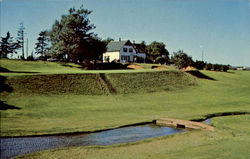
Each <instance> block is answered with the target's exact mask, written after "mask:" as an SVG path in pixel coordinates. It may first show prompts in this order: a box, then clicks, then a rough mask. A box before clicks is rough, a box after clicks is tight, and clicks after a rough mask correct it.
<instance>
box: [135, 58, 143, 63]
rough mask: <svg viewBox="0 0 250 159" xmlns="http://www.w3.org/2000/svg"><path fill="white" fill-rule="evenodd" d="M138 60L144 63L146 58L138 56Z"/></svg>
mask: <svg viewBox="0 0 250 159" xmlns="http://www.w3.org/2000/svg"><path fill="white" fill-rule="evenodd" d="M136 62H137V63H144V62H145V60H144V58H142V57H136Z"/></svg>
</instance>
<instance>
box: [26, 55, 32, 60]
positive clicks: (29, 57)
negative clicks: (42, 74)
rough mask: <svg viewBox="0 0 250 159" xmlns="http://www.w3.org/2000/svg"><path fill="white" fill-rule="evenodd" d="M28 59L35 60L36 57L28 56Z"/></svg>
mask: <svg viewBox="0 0 250 159" xmlns="http://www.w3.org/2000/svg"><path fill="white" fill-rule="evenodd" d="M26 60H27V61H34V57H33V56H28V57H27V59H26Z"/></svg>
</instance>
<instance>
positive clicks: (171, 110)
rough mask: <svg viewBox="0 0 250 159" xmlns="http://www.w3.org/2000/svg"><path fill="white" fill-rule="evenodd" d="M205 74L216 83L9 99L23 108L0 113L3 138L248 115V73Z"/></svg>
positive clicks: (249, 91) (249, 106)
mask: <svg viewBox="0 0 250 159" xmlns="http://www.w3.org/2000/svg"><path fill="white" fill-rule="evenodd" d="M204 73H205V74H207V75H209V76H211V77H213V78H215V79H217V81H210V80H199V81H198V83H199V84H198V86H196V87H190V88H185V89H178V90H174V91H168V92H155V93H147V94H127V95H115V96H113V95H110V96H86V95H72V94H71V95H50V96H46V95H35V94H34V95H29V96H15V95H14V96H9V97H6V98H5V99H4V100H6V101H7V104H9V105H13V106H16V107H20V108H21V109H20V110H16V109H13V110H5V111H1V130H2V132H1V134H2V135H11V136H16V135H32V134H46V133H61V132H74V131H90V130H98V129H104V128H111V127H117V126H120V125H125V124H131V123H137V122H143V121H150V120H153V119H157V118H161V117H171V118H180V119H194V118H199V117H201V116H202V115H206V114H209V113H216V112H226V111H250V98H249V94H250V85H249V79H250V72H244V71H236V72H235V73H222V72H208V71H204ZM118 119H119V120H118Z"/></svg>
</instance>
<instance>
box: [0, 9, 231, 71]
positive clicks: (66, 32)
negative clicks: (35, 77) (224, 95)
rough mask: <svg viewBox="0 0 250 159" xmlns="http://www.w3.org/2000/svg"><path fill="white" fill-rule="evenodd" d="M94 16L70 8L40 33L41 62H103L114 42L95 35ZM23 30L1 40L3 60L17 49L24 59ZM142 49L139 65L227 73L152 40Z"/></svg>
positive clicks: (218, 67) (37, 45)
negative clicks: (168, 66)
mask: <svg viewBox="0 0 250 159" xmlns="http://www.w3.org/2000/svg"><path fill="white" fill-rule="evenodd" d="M91 13H92V11H90V10H88V9H85V8H83V6H81V7H80V8H79V9H75V8H70V9H69V11H68V14H65V15H62V17H61V19H60V20H56V21H55V22H54V24H53V25H52V28H51V29H50V30H43V31H41V32H40V33H39V36H38V38H37V42H36V43H35V53H36V54H39V55H41V56H40V59H47V58H49V57H52V58H55V59H57V60H60V61H71V62H78V63H82V62H89V61H94V62H97V61H101V60H102V54H103V53H104V52H106V46H107V44H108V43H109V42H110V41H113V39H112V38H107V39H104V40H102V39H101V38H100V37H98V35H97V34H95V33H94V32H92V30H93V29H95V26H94V24H91V23H90V20H89V18H88V16H89V15H90V14H91ZM24 29H25V28H24V26H23V24H22V23H21V24H20V27H19V29H18V34H17V38H16V39H14V38H13V37H12V36H11V35H10V33H9V32H7V34H6V37H1V41H0V46H1V47H0V57H1V58H6V57H7V55H8V54H14V53H17V50H19V49H21V50H22V55H21V59H24ZM140 48H141V49H142V50H144V51H145V53H146V60H145V61H144V59H140V58H137V62H146V63H160V64H175V65H176V66H177V67H178V68H179V69H181V68H185V67H187V66H193V67H196V68H198V69H207V70H223V71H224V70H226V66H224V65H212V64H207V63H205V62H203V61H196V62H194V61H193V60H192V57H190V56H188V55H187V54H186V53H185V52H184V51H183V50H178V51H177V52H174V53H173V55H172V56H171V57H169V51H168V50H167V49H166V45H165V44H164V43H163V42H157V41H153V42H152V43H150V44H149V45H146V43H145V41H142V42H141V43H140ZM32 58H33V57H30V58H29V59H32Z"/></svg>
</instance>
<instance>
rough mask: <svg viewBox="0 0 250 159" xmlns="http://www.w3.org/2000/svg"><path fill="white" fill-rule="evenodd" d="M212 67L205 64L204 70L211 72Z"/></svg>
mask: <svg viewBox="0 0 250 159" xmlns="http://www.w3.org/2000/svg"><path fill="white" fill-rule="evenodd" d="M212 67H213V65H212V64H211V63H209V64H206V66H205V70H212Z"/></svg>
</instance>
